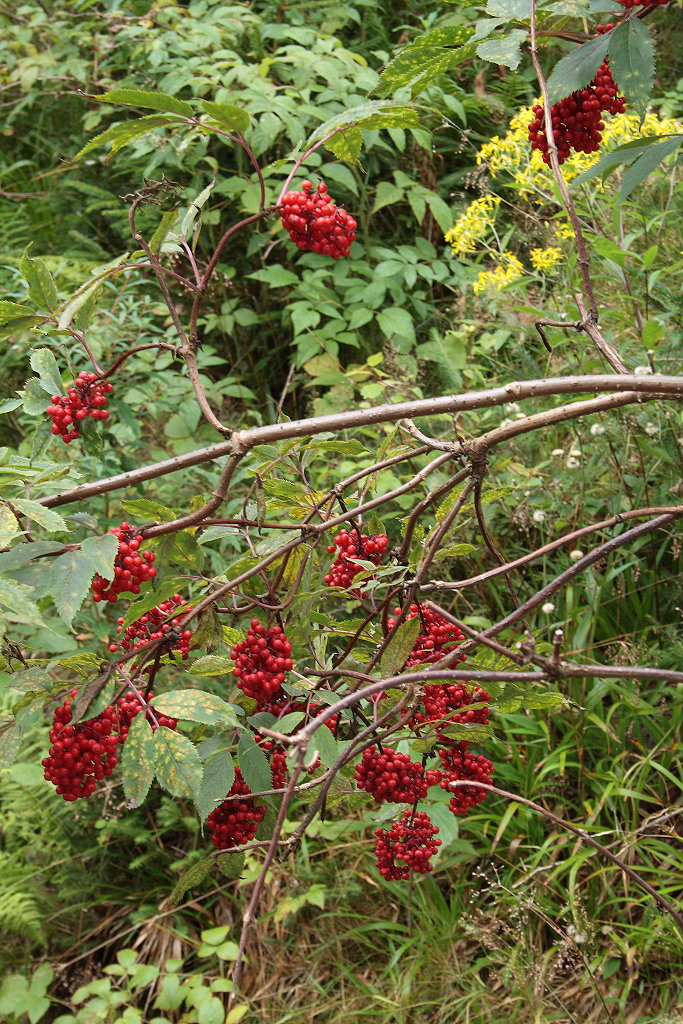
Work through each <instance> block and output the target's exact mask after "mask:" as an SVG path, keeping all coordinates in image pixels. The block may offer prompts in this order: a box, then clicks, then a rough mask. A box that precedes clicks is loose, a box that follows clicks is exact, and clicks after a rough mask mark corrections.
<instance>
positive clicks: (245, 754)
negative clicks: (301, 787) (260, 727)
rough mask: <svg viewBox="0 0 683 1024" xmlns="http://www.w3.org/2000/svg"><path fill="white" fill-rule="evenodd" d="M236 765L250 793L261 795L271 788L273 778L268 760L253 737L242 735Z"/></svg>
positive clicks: (246, 734)
mask: <svg viewBox="0 0 683 1024" xmlns="http://www.w3.org/2000/svg"><path fill="white" fill-rule="evenodd" d="M237 763H238V764H239V766H240V771H241V772H242V778H243V779H244V781H245V782H246V784H247V786H249V789H250V790H251V791H252V793H261V792H264V791H265V790H268V789H272V788H273V776H272V774H271V771H270V765H269V764H268V758H267V757H266V755H265V753H264V752H263V750H261V748H260V747H259V745H258V744H257V743H256V742H255V741H254V738H253V736H250V735H249V734H248V733H243V734H242V737H241V739H240V742H239V746H238V747H237Z"/></svg>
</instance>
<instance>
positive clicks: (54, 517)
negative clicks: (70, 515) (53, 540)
mask: <svg viewBox="0 0 683 1024" xmlns="http://www.w3.org/2000/svg"><path fill="white" fill-rule="evenodd" d="M12 504H13V505H14V506H16V508H18V509H19V511H20V512H23V513H24V515H26V516H28V517H29V518H30V519H32V520H33V522H35V523H38V525H39V526H42V527H44V529H46V530H48V531H49V532H51V533H56V532H57V530H67V531H68V529H69V527H68V526H67V524H66V522H65V520H64V519H63V518H62V516H60V515H59V513H58V512H54V511H53V510H52V509H51V508H45V506H44V505H41V504H40V502H39V501H29V500H28V499H26V498H12Z"/></svg>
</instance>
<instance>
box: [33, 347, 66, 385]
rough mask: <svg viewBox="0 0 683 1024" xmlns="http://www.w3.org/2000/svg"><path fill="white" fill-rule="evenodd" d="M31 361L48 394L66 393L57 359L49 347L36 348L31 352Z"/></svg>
mask: <svg viewBox="0 0 683 1024" xmlns="http://www.w3.org/2000/svg"><path fill="white" fill-rule="evenodd" d="M29 362H30V363H31V367H32V368H33V369H34V370H35V371H36V373H37V374H38V379H39V381H40V385H41V387H42V388H43V389H44V390H45V391H46V392H47V393H48V395H63V394H64V385H63V384H62V377H61V374H60V372H59V367H58V366H57V360H56V359H55V357H54V355H53V353H52V352H51V351H50V349H49V348H35V349H34V350H33V351H32V352H31V356H30V359H29Z"/></svg>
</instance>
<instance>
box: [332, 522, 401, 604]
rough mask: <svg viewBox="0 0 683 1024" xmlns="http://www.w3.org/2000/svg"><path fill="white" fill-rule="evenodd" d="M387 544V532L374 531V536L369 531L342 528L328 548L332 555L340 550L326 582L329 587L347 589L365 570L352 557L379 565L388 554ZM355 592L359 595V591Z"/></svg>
mask: <svg viewBox="0 0 683 1024" xmlns="http://www.w3.org/2000/svg"><path fill="white" fill-rule="evenodd" d="M387 544H388V540H387V535H386V533H373V534H372V536H368V534H367V533H360V532H359V531H358V530H351V531H350V532H349V531H348V530H341V532H340V533H338V534H337V536H336V537H335V538H334V544H330V546H329V547H328V549H327V550H328V551H329V553H330V554H331V555H332V554H334V553H335V551H339V557H338V558H337V559H336V561H334V562H333V563H332V565H331V567H330V571H329V572H328V574H327V576H326V577H325V583H326V584H327V586H328V587H343V588H344V590H347V589H348V587H349V586H350V585H351V583H352V582H353V580H354V578H355V577H356V576H357V575H358V573H359V572H363V567H362V566H361V565H358V563H357V562H352V561H351V559H352V558H362V559H363V560H364V561H366V562H372V564H373V565H379V564H380V562H381V561H382V556H383V555H385V554H386V550H387ZM352 593H353V592H352ZM355 594H356V595H357V594H358V591H356V592H355Z"/></svg>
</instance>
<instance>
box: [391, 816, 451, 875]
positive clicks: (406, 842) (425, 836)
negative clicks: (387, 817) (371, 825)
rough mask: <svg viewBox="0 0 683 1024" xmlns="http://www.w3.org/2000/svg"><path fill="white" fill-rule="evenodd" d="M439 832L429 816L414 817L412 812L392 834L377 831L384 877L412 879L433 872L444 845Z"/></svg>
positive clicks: (403, 818) (392, 829)
mask: <svg viewBox="0 0 683 1024" xmlns="http://www.w3.org/2000/svg"><path fill="white" fill-rule="evenodd" d="M438 831H439V830H438V828H437V827H436V825H432V822H431V820H430V818H429V815H428V814H425V813H424V812H422V813H420V814H413V812H412V811H411V810H405V811H404V812H403V817H402V820H401V821H398V822H396V823H395V824H394V825H392V826H391V828H390V829H389V831H388V832H387V831H385V830H384V829H381V828H378V829H376V830H375V836H376V837H377V843H376V845H375V856H376V858H377V860H376V861H375V864H376V866H377V868H378V869H379V873H380V875H383V876H384V878H386V879H387V880H390V879H398V878H410V873H411V872H415V873H417V874H421V875H424V874H426V873H427V872H428V871H431V870H432V865H431V863H430V861H431V858H432V857H433V855H434V854H435V853H436V851H437V850H438V848H439V847H440V846H441V840H440V839H435V838H434V836H435V835H436V834H437V832H438Z"/></svg>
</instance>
